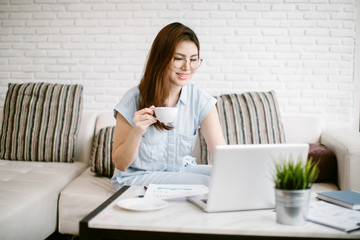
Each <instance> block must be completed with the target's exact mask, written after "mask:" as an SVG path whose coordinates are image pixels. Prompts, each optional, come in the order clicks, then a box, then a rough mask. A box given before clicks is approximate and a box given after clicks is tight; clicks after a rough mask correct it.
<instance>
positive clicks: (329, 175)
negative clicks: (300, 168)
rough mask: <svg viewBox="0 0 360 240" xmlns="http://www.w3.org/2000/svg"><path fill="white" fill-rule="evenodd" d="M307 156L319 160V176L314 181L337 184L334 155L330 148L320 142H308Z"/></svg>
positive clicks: (315, 160)
mask: <svg viewBox="0 0 360 240" xmlns="http://www.w3.org/2000/svg"><path fill="white" fill-rule="evenodd" d="M308 158H312V159H313V161H314V162H315V163H317V162H319V165H318V167H319V170H320V172H319V176H318V178H317V180H316V181H315V182H331V183H335V184H337V160H336V155H335V153H334V152H332V151H331V150H330V149H328V148H326V147H325V146H323V145H320V144H312V143H310V144H309V155H308Z"/></svg>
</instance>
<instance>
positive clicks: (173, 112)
mask: <svg viewBox="0 0 360 240" xmlns="http://www.w3.org/2000/svg"><path fill="white" fill-rule="evenodd" d="M154 111H155V116H156V118H157V119H158V120H159V121H160V122H162V123H172V122H174V121H175V119H176V116H177V113H178V109H177V108H175V107H156V108H155V110H154Z"/></svg>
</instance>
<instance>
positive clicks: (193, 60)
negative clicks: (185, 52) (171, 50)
mask: <svg viewBox="0 0 360 240" xmlns="http://www.w3.org/2000/svg"><path fill="white" fill-rule="evenodd" d="M190 61H192V62H197V61H199V59H198V58H192V59H190Z"/></svg>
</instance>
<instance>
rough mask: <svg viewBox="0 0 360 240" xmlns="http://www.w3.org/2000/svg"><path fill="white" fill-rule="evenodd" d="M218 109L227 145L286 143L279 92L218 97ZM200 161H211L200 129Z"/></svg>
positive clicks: (207, 162)
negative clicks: (279, 105)
mask: <svg viewBox="0 0 360 240" xmlns="http://www.w3.org/2000/svg"><path fill="white" fill-rule="evenodd" d="M217 100H218V101H217V103H216V107H217V111H218V114H219V120H220V123H221V127H222V131H223V134H224V137H225V141H226V142H227V144H269V143H284V142H285V134H284V129H283V125H282V122H281V117H280V110H279V107H278V103H277V99H276V95H275V92H273V91H270V92H247V93H242V94H224V95H220V96H218V97H217ZM200 148H201V159H200V163H203V164H211V163H212V160H211V158H210V154H209V151H208V149H207V145H206V142H205V139H204V138H203V137H202V136H201V132H200Z"/></svg>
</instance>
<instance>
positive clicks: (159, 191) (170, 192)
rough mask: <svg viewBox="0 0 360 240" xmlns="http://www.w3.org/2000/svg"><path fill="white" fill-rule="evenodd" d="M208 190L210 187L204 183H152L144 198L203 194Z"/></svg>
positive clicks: (172, 197) (168, 197)
mask: <svg viewBox="0 0 360 240" xmlns="http://www.w3.org/2000/svg"><path fill="white" fill-rule="evenodd" d="M208 192H209V189H208V187H206V186H204V185H187V184H150V185H149V186H148V188H147V190H146V193H145V196H144V198H158V199H174V198H185V197H189V196H195V195H203V194H206V193H208Z"/></svg>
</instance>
